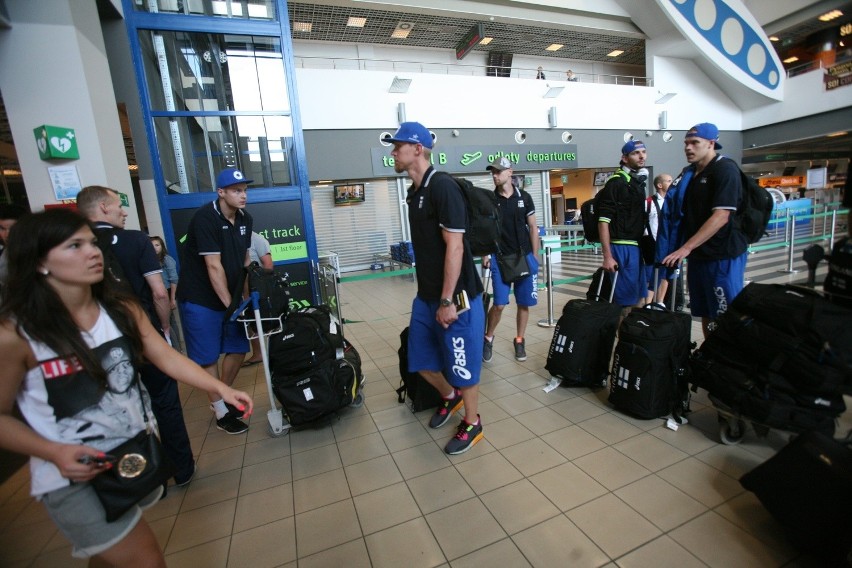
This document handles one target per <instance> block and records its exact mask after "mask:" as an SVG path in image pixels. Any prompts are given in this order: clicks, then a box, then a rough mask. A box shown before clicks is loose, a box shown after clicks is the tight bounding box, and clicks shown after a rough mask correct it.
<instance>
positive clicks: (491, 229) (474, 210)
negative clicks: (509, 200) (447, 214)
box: [439, 172, 502, 256]
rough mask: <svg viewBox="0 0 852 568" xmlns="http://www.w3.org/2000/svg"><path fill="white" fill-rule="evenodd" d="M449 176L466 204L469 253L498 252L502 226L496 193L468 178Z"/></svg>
mask: <svg viewBox="0 0 852 568" xmlns="http://www.w3.org/2000/svg"><path fill="white" fill-rule="evenodd" d="M439 173H444V172H439ZM445 175H449V174H445ZM450 177H452V178H453V181H455V182H456V184H457V185H458V186H459V189H461V193H462V196H464V201H465V204H466V205H467V227H466V229H465V238H466V239H467V242H468V245H469V246H470V252H471V254H473V256H487V255H489V254H493V253H496V252H498V251H499V249H500V245H499V243H500V232H501V227H502V226H501V224H500V207H499V206H498V205H497V195H496V194H495V193H494V192H493V191H492V190H489V189H484V188H481V187H476V186H475V185H473V184H472V183H471V182H470V180H467V179H464V178H457V177H453V176H450Z"/></svg>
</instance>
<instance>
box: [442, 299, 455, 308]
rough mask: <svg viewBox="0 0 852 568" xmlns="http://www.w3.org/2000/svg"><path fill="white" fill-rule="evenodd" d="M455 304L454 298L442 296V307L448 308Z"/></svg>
mask: <svg viewBox="0 0 852 568" xmlns="http://www.w3.org/2000/svg"><path fill="white" fill-rule="evenodd" d="M452 305H453V300H452V299H450V298H441V307H443V308H448V307H450V306H452Z"/></svg>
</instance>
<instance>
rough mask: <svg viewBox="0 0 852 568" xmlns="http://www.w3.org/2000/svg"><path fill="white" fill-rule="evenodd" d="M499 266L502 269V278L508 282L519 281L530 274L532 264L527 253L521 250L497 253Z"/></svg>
mask: <svg viewBox="0 0 852 568" xmlns="http://www.w3.org/2000/svg"><path fill="white" fill-rule="evenodd" d="M496 256H497V267H498V269H499V270H500V278H502V279H503V282H505V283H506V284H511V283H513V282H517V281H518V280H521V279H523V278H526V277H527V276H529V275H530V265H529V262H527V255H525V254H524V253H523V251H521V252H513V253H508V254H497V255H496Z"/></svg>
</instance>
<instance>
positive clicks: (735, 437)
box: [719, 415, 746, 446]
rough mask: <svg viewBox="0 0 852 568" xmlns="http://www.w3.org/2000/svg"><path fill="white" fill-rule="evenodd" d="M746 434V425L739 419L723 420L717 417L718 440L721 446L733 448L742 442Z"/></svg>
mask: <svg viewBox="0 0 852 568" xmlns="http://www.w3.org/2000/svg"><path fill="white" fill-rule="evenodd" d="M745 432H746V423H745V421H744V420H740V419H739V418H734V417H730V418H727V419H723V418H722V416H721V415H720V416H719V438H720V439H721V440H722V443H723V444H726V445H728V446H733V445H736V444H739V443H740V442H742V441H743V437H744V436H745Z"/></svg>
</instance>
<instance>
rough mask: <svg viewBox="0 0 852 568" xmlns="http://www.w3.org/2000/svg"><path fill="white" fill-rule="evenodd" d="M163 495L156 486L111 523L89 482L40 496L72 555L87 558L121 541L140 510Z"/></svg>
mask: <svg viewBox="0 0 852 568" xmlns="http://www.w3.org/2000/svg"><path fill="white" fill-rule="evenodd" d="M162 494H163V488H162V487H158V488H157V489H155V490H154V491H153V492H151V494H150V495H148V496H147V497H145V498H144V499H142V501H140V502H139V503H138V504H137V505H135V506H134V507H131V509H130V510H129V511H127V512H126V513H124V514H123V515H122V516H121V517H119V518H118V519H116V520H115V521H113V522H111V523H108V522H106V512H104V508H103V506H101V502H100V501H98V496H97V495H95V490H94V489H92V486H91V485H89V484H88V483H72V484H71V485H69V486H68V487H63V488H62V489H56V490H54V491H51V492H49V493H45V494H44V495H42V496H41V497H40V499H41V502H42V503H44V506H45V508H46V509H47V513H48V515H50V518H51V519H53V522H54V523H56V526H57V527H58V528H59V530H60V532H62V534H63V535H65V537H66V538H67V539H68V540H70V541H71V544H73V545H74V549H73V550H72V551H71V556H73V557H74V558H88V557H90V556H95V555H96V554H100V553H101V552H104V551H105V550H109V549H110V548H112V547H113V546H115V545H116V544H118V543H119V542H121V540H122V539H123V538H124V537H126V536H127V535H128V534H130V531H132V530H133V528H134V527H135V526H136V524H137V523H138V522H139V519H141V518H142V510H143V509H147V508H148V507H150V506H151V505H153V504H154V503H156V502H157V501H159V500H160V497H161V496H162Z"/></svg>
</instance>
